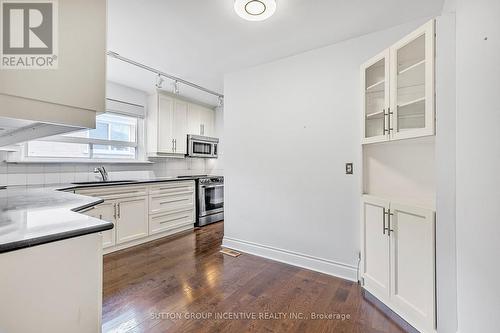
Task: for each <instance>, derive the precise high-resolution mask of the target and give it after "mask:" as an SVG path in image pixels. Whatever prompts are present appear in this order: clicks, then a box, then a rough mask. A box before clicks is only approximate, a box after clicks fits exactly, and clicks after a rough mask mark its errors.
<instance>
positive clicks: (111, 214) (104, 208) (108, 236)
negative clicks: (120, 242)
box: [84, 201, 116, 248]
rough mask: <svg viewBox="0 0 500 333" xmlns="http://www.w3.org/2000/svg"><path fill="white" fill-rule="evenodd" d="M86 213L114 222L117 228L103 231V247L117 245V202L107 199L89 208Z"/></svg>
mask: <svg viewBox="0 0 500 333" xmlns="http://www.w3.org/2000/svg"><path fill="white" fill-rule="evenodd" d="M84 214H85V215H88V216H91V217H94V218H96V219H99V220H103V221H106V222H111V223H114V224H115V228H113V229H111V230H106V231H103V232H102V247H103V248H107V247H110V246H113V245H115V230H116V221H115V203H114V202H112V201H105V202H104V203H102V204H99V205H97V206H94V207H92V208H89V209H88V210H86V211H85V212H84Z"/></svg>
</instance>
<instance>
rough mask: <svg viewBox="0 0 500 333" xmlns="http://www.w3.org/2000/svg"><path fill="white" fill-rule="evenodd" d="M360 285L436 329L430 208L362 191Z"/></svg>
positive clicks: (419, 324)
mask: <svg viewBox="0 0 500 333" xmlns="http://www.w3.org/2000/svg"><path fill="white" fill-rule="evenodd" d="M362 213H363V255H362V258H363V265H362V274H363V280H364V288H365V289H366V290H367V291H369V292H370V293H372V294H373V295H374V296H375V297H377V298H379V299H380V300H381V301H382V302H384V303H385V304H386V305H387V306H389V307H390V308H391V309H392V310H393V311H395V312H396V313H398V314H399V315H400V316H401V317H402V318H403V319H405V320H406V321H408V322H409V323H410V324H411V325H413V326H414V327H415V328H417V329H418V330H420V331H422V332H435V327H436V316H435V304H436V299H435V238H434V237H435V212H434V211H433V210H431V209H425V208H420V207H414V206H408V205H403V204H399V203H397V202H394V201H389V200H385V199H382V198H378V197H374V196H368V195H366V196H364V197H363V212H362Z"/></svg>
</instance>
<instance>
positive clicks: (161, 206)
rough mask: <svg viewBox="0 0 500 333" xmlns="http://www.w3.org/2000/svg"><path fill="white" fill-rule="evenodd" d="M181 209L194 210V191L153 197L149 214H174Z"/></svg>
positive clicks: (150, 201) (150, 199)
mask: <svg viewBox="0 0 500 333" xmlns="http://www.w3.org/2000/svg"><path fill="white" fill-rule="evenodd" d="M180 209H194V195H193V191H190V192H189V191H186V192H181V193H175V194H162V195H151V196H150V197H149V213H150V214H156V213H160V212H172V211H178V210H180Z"/></svg>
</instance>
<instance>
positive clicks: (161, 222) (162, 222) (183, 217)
mask: <svg viewBox="0 0 500 333" xmlns="http://www.w3.org/2000/svg"><path fill="white" fill-rule="evenodd" d="M188 217H189V215H186V216H182V217H178V218H175V219H172V220H168V221H160V224H164V223H167V222H173V221H179V220H182V219H187V218H188Z"/></svg>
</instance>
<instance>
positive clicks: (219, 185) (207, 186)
mask: <svg viewBox="0 0 500 333" xmlns="http://www.w3.org/2000/svg"><path fill="white" fill-rule="evenodd" d="M214 187H224V184H218V185H201V188H214Z"/></svg>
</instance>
